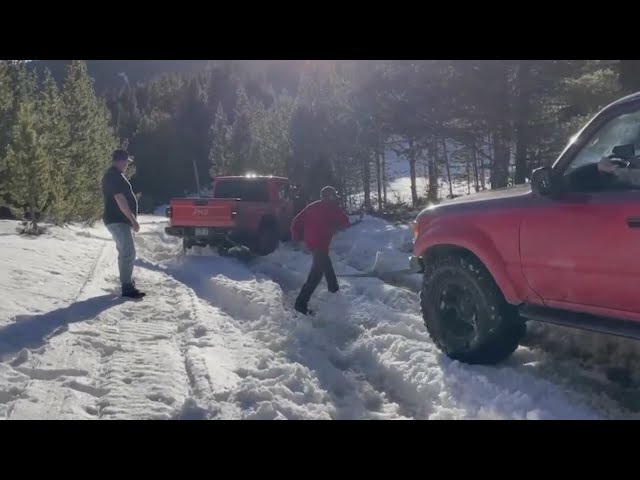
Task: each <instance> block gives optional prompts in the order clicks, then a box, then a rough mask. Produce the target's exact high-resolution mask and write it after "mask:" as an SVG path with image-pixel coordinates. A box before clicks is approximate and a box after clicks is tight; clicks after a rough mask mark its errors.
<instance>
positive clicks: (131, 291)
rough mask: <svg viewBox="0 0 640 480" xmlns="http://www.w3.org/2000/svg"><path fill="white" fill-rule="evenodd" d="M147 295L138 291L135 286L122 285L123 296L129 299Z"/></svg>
mask: <svg viewBox="0 0 640 480" xmlns="http://www.w3.org/2000/svg"><path fill="white" fill-rule="evenodd" d="M145 295H146V293H144V292H141V291H140V290H138V289H137V288H136V287H135V286H134V284H132V283H130V284H125V285H122V296H123V297H128V298H142V297H144V296H145Z"/></svg>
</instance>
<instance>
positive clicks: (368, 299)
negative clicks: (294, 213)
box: [0, 216, 640, 419]
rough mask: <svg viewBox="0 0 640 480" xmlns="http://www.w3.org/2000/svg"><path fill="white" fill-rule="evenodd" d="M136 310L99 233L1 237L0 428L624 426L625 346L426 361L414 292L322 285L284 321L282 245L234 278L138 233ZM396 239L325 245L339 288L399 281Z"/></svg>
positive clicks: (568, 344) (367, 230)
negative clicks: (607, 421)
mask: <svg viewBox="0 0 640 480" xmlns="http://www.w3.org/2000/svg"><path fill="white" fill-rule="evenodd" d="M142 222H143V226H142V231H141V232H140V233H139V234H138V235H137V236H136V244H137V247H138V257H139V259H138V261H137V265H136V270H135V276H136V280H137V283H138V285H139V286H140V287H141V288H142V289H143V290H146V291H147V292H148V296H147V297H146V298H145V299H144V300H142V301H140V302H133V301H123V300H121V299H119V298H118V297H117V296H116V295H115V294H114V292H115V287H116V284H117V262H116V252H115V248H114V245H113V242H112V241H111V240H110V237H109V234H108V232H107V231H106V229H105V228H104V227H102V226H97V227H95V228H80V227H69V228H65V229H60V228H52V229H51V231H50V233H49V234H48V235H46V236H43V237H40V238H37V239H31V238H24V237H20V236H18V235H16V234H15V227H16V223H15V222H10V221H2V222H0V289H1V291H2V301H1V302H0V418H9V419H24V418H52V419H53V418H56V419H57V418H74V419H76V418H77V419H83V418H86V419H97V418H102V419H112V418H124V419H152V418H158V419H169V418H185V419H205V418H207V419H218V418H224V419H235V418H245V419H403V418H406V419H410V418H416V419H464V418H487V419H489V418H516V419H554V418H557V419H582V418H586V419H591V418H593V419H596V418H638V417H639V413H640V378H639V377H640V374H639V373H637V371H638V369H637V368H634V367H635V366H636V365H637V362H638V359H639V358H640V353H639V352H640V346H639V345H638V344H637V343H636V342H631V341H625V340H619V339H611V338H609V337H603V336H599V335H594V334H589V333H583V332H574V331H571V330H568V329H561V328H556V327H542V326H538V325H531V326H530V333H529V334H528V336H527V338H526V339H525V342H524V344H525V345H524V346H521V347H520V348H519V349H518V350H517V351H516V352H515V354H514V355H513V356H512V358H510V359H509V360H508V361H507V362H505V363H504V364H502V365H499V366H496V367H480V366H468V365H464V364H460V363H458V362H454V361H451V360H449V359H448V358H446V357H445V356H443V355H442V354H440V352H439V351H438V350H437V349H436V347H435V346H434V345H433V344H432V343H431V341H430V340H429V338H428V336H427V334H426V330H425V328H424V326H423V324H422V319H421V317H420V314H419V308H418V297H417V294H416V288H417V287H418V285H419V278H417V277H405V278H398V279H392V281H391V283H392V284H393V285H391V284H388V283H383V282H382V281H381V280H379V279H371V278H353V279H342V280H341V291H340V292H339V293H338V294H335V295H332V294H330V293H328V292H327V291H326V288H325V285H324V283H323V284H321V286H320V288H319V289H318V291H317V292H316V294H315V296H314V298H313V299H312V308H314V309H315V310H317V312H318V314H317V315H316V316H315V317H314V318H312V319H309V318H305V317H300V316H297V315H295V314H294V313H293V311H292V309H291V308H290V305H291V304H292V303H293V300H294V298H295V295H296V293H297V290H298V289H299V287H300V285H301V284H302V282H303V281H304V279H305V277H306V274H307V271H308V268H309V263H310V258H309V257H308V256H307V255H306V254H305V253H304V252H302V251H300V250H298V249H296V248H295V246H293V245H283V246H282V247H281V248H280V249H279V250H278V251H277V252H275V253H274V254H272V255H270V256H268V257H264V258H259V259H256V260H254V261H252V262H250V263H241V262H239V261H237V260H234V259H229V258H220V257H218V256H215V255H212V254H209V253H208V252H207V251H206V250H198V251H195V252H192V254H191V255H189V256H184V255H183V254H182V252H181V246H180V242H179V241H177V240H176V239H173V238H171V237H167V236H166V235H165V234H164V233H163V227H164V225H165V224H164V219H162V218H160V217H153V216H145V217H143V218H142ZM409 248H410V232H409V230H408V228H407V227H405V226H393V225H390V224H387V223H385V222H383V221H381V220H378V219H374V218H366V219H365V221H364V222H362V223H361V224H359V225H357V226H355V227H353V228H351V229H349V230H347V231H346V232H343V233H341V234H339V235H338V236H337V237H336V239H335V240H334V245H333V249H334V250H333V254H332V255H333V258H334V263H335V268H336V270H337V271H338V272H339V273H340V272H345V273H348V272H355V271H356V269H357V270H366V269H367V268H368V267H369V266H370V265H371V263H372V261H373V259H374V258H375V256H376V252H379V251H380V252H383V256H384V259H385V264H386V265H395V266H396V267H398V268H404V267H406V261H407V255H408V251H409Z"/></svg>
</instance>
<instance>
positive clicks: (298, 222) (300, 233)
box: [291, 208, 307, 242]
mask: <svg viewBox="0 0 640 480" xmlns="http://www.w3.org/2000/svg"><path fill="white" fill-rule="evenodd" d="M306 212H307V209H306V208H305V209H304V210H302V211H301V212H300V213H299V214H298V215H296V217H295V218H294V219H293V222H291V240H293V241H294V242H299V241H301V240H303V239H304V216H305V214H306Z"/></svg>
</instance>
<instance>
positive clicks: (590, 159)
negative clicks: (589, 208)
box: [564, 110, 640, 192]
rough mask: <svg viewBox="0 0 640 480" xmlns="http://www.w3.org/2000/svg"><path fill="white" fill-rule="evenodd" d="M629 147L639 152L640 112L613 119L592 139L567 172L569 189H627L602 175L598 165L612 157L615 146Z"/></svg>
mask: <svg viewBox="0 0 640 480" xmlns="http://www.w3.org/2000/svg"><path fill="white" fill-rule="evenodd" d="M628 144H632V145H634V146H635V148H636V152H638V151H640V110H639V111H635V112H631V113H625V114H623V115H620V116H618V117H616V118H614V119H612V120H610V121H609V122H607V123H606V124H605V125H604V126H602V127H601V128H600V130H598V131H597V132H596V133H595V135H593V136H592V138H590V139H589V141H588V142H587V144H586V145H585V146H584V147H582V150H580V152H578V154H577V155H576V156H575V157H574V158H573V161H572V162H571V163H570V164H569V166H568V167H567V169H566V170H565V171H564V178H565V182H566V184H567V185H568V186H569V188H570V190H572V191H579V192H594V191H603V190H612V189H620V188H625V187H624V186H621V185H619V184H617V183H616V182H614V181H612V180H613V179H612V178H608V176H606V175H604V174H602V173H600V172H599V170H598V162H599V161H600V159H601V158H602V157H605V156H607V155H610V154H611V152H612V150H613V148H614V147H615V146H619V145H628ZM626 188H628V187H626Z"/></svg>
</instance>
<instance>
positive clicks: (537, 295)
mask: <svg viewBox="0 0 640 480" xmlns="http://www.w3.org/2000/svg"><path fill="white" fill-rule="evenodd" d="M639 146H640V93H637V94H634V95H631V96H628V97H625V98H623V99H620V100H618V101H616V102H614V103H612V104H611V105H609V106H608V107H606V108H605V109H603V110H602V111H601V112H599V113H598V114H597V115H596V116H595V117H594V118H593V119H591V121H590V122H589V123H588V124H587V125H586V126H585V127H584V128H583V129H582V130H581V131H580V132H579V133H578V134H577V135H576V136H575V137H573V138H572V139H571V141H570V143H569V145H568V146H567V147H566V148H565V150H564V151H563V152H562V153H561V154H560V156H559V158H558V159H557V161H556V162H555V163H554V165H553V166H552V167H544V168H541V169H538V170H535V171H534V172H533V174H532V176H531V183H530V184H525V185H520V186H516V187H513V188H509V189H504V190H495V191H489V192H484V193H480V194H476V195H471V196H468V197H463V198H458V199H456V200H453V201H449V202H446V203H443V204H441V205H438V206H435V207H430V208H427V209H426V210H424V211H423V212H421V213H420V215H419V216H418V217H417V219H416V221H415V223H414V225H413V233H414V251H413V256H412V258H411V265H412V268H414V269H415V270H416V271H417V272H420V273H422V274H424V281H423V287H422V291H421V296H420V299H421V302H420V303H421V310H422V315H423V318H424V322H425V325H426V328H427V330H428V332H429V334H430V335H431V337H432V339H433V340H434V342H435V343H436V345H437V346H438V347H439V348H440V349H441V350H443V351H444V352H445V353H446V354H447V355H448V356H449V357H451V358H453V359H457V360H460V361H462V362H467V363H485V364H490V363H497V362H500V361H502V360H503V359H505V358H507V357H508V356H510V355H511V353H512V352H513V351H514V350H515V349H516V348H517V347H518V344H519V341H520V340H521V338H522V337H523V335H524V334H525V331H526V327H525V321H526V320H536V321H541V322H549V323H555V324H559V325H564V326H568V327H575V328H581V329H587V330H592V331H596V332H601V333H607V334H613V335H619V336H625V337H630V338H636V339H640V283H639V280H640V170H637V171H636V172H633V171H626V172H625V171H624V170H622V169H640V161H639V160H640V159H639V158H638V157H637V156H636V155H635V152H636V151H637V149H638V147H639ZM603 157H608V158H610V159H611V161H612V162H613V163H614V164H616V165H617V166H618V167H619V168H620V169H621V170H618V173H616V174H614V173H603V172H601V171H600V169H598V162H599V161H600V159H601V158H603ZM623 174H624V175H623ZM625 177H627V178H626V180H625Z"/></svg>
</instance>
